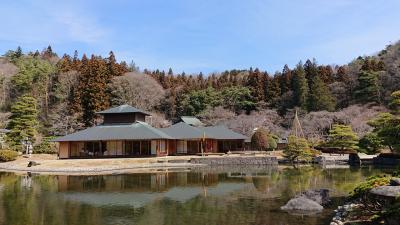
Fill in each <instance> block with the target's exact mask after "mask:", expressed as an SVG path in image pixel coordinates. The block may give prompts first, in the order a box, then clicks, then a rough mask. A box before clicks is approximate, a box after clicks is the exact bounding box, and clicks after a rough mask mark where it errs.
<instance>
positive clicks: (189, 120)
mask: <svg viewBox="0 0 400 225" xmlns="http://www.w3.org/2000/svg"><path fill="white" fill-rule="evenodd" d="M181 120H182V121H183V122H184V123H187V124H189V125H192V126H196V127H198V126H204V124H203V123H202V122H201V121H200V120H199V119H197V118H196V117H194V116H182V117H181Z"/></svg>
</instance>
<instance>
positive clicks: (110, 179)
mask: <svg viewBox="0 0 400 225" xmlns="http://www.w3.org/2000/svg"><path fill="white" fill-rule="evenodd" d="M377 172H379V171H377V170H368V169H322V168H318V167H300V168H298V169H293V168H287V169H283V170H279V171H271V170H265V172H262V171H257V173H247V174H246V177H230V176H228V174H226V173H212V172H203V173H186V172H185V173H157V174H130V175H116V176H92V177H91V178H89V177H77V176H72V177H68V178H67V179H66V177H65V176H33V177H32V185H31V188H24V187H22V186H21V182H22V177H21V176H16V175H14V174H6V173H0V185H1V186H2V188H1V189H0V190H1V192H0V224H24V225H25V224H26V225H30V224H32V225H33V224H46V225H59V224H60V225H81V224H101V225H103V224H104V225H106V224H127V225H129V224H139V225H140V224H143V225H144V224H165V225H169V224H171V225H175V224H178V225H179V224H193V225H197V224H218V225H220V224H222V225H224V224H277V223H279V224H311V225H312V224H321V218H318V217H304V218H300V217H296V216H290V215H288V214H286V213H284V212H282V211H280V210H279V207H281V206H282V205H284V204H285V203H286V202H287V200H288V199H289V198H291V197H293V195H295V194H296V193H298V192H300V191H304V190H307V189H317V188H330V189H334V190H336V191H335V192H337V193H339V194H346V193H348V190H349V189H350V188H352V187H353V186H354V185H356V184H357V183H358V182H359V181H361V180H363V179H364V177H366V176H369V175H373V174H374V173H377ZM154 176H163V177H165V182H164V184H163V185H165V186H163V187H167V188H166V189H163V188H155V189H151V181H152V177H154ZM247 182H252V183H253V185H254V188H252V187H251V183H248V185H247V184H246V185H245V187H246V188H245V189H235V191H229V192H224V193H223V194H219V195H215V194H209V195H208V196H207V197H203V196H202V194H201V193H199V192H198V188H201V187H203V186H204V187H206V188H208V189H212V188H214V187H217V186H218V185H221V184H223V185H228V186H229V185H231V184H232V185H237V184H238V183H247ZM69 185H71V186H69ZM210 186H211V188H210ZM160 187H161V186H160ZM172 187H182V188H190V189H191V190H193V189H192V188H194V190H196V191H197V192H196V194H195V195H193V196H194V197H190V198H187V199H184V200H176V199H175V198H168V197H165V198H159V197H157V198H154V199H151V201H148V202H146V203H145V204H143V206H141V207H136V208H135V207H133V206H132V205H129V204H128V205H110V204H109V202H107V201H105V200H104V199H102V196H104V195H101V194H104V193H101V194H100V193H99V192H105V193H112V192H131V193H138V192H143V191H147V192H148V194H155V195H158V196H163V194H160V193H151V192H152V191H156V192H164V191H169V190H168V189H170V188H172ZM174 190H179V189H174ZM64 192H66V193H67V194H68V192H74V193H78V194H79V193H82V192H91V194H93V195H92V196H93V198H97V195H96V194H97V193H98V194H99V195H98V198H99V199H97V200H99V201H98V202H101V201H104V205H96V204H92V203H90V202H86V203H84V202H81V201H70V200H67V198H64V196H65V195H64ZM116 194H118V193H116ZM175 194H176V193H175ZM177 195H180V193H179V192H178V193H177ZM132 196H134V195H132ZM173 199H175V200H173ZM178 199H179V198H178ZM130 200H131V199H128V200H127V202H129V201H130ZM132 201H134V199H132ZM329 216H330V215H329Z"/></svg>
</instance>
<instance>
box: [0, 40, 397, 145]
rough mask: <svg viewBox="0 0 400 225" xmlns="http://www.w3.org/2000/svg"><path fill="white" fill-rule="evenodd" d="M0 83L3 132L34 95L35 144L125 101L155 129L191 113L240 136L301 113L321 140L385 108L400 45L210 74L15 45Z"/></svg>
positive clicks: (282, 125)
mask: <svg viewBox="0 0 400 225" xmlns="http://www.w3.org/2000/svg"><path fill="white" fill-rule="evenodd" d="M0 82H1V86H0V91H1V93H2V94H1V95H0V109H1V113H0V128H3V127H7V124H8V119H9V116H10V111H11V110H12V106H13V105H15V104H16V102H17V101H18V100H20V98H21V96H31V97H33V98H34V99H35V101H36V103H37V109H38V124H37V132H36V134H35V136H36V142H37V143H39V142H40V140H41V137H43V136H53V135H63V134H66V133H71V132H73V131H75V130H79V129H82V128H84V127H87V126H92V125H93V124H95V123H96V122H98V118H96V115H95V114H94V112H96V111H100V110H103V109H105V108H108V107H110V106H114V105H119V104H123V103H127V104H131V105H134V106H137V107H140V108H142V109H144V110H147V111H149V112H151V113H152V114H153V118H152V123H153V125H154V126H161V127H162V126H167V125H168V124H170V123H172V122H173V121H175V120H176V119H177V118H178V117H179V116H182V115H193V116H198V117H200V118H201V119H202V120H203V121H204V122H205V123H207V124H224V125H226V126H228V127H230V128H232V129H234V130H236V131H238V132H241V133H243V134H246V135H251V133H252V131H253V130H254V128H257V127H261V126H262V127H265V128H267V129H268V130H269V131H270V132H273V133H276V134H278V135H285V134H287V133H288V131H289V128H290V125H291V124H290V123H291V121H292V118H293V112H294V109H298V110H299V112H300V117H301V120H302V123H303V127H304V129H305V133H306V135H307V136H308V137H317V138H322V137H323V136H325V135H326V134H327V132H328V130H329V128H330V126H331V125H332V124H333V123H345V124H351V125H352V127H353V129H354V130H355V131H356V132H357V134H358V135H359V136H360V137H361V136H363V135H364V134H366V133H367V132H369V131H370V130H371V127H369V126H368V125H367V124H366V121H368V120H370V119H371V118H373V117H375V116H376V115H377V114H378V113H379V112H382V111H386V110H387V109H386V107H387V106H388V102H389V100H390V94H391V93H392V92H393V91H395V90H400V43H397V44H395V45H390V46H387V47H386V48H385V49H384V50H382V51H381V52H379V54H377V55H375V56H366V57H358V58H356V59H355V60H353V61H352V62H350V63H349V64H347V65H318V63H317V61H316V60H306V61H305V63H303V62H299V63H298V65H297V66H296V67H295V68H289V67H288V66H287V65H285V66H284V68H283V70H282V71H281V72H275V73H274V74H269V73H268V72H267V71H260V70H259V69H257V68H249V69H245V70H231V71H224V72H222V73H215V74H209V75H208V76H205V75H203V74H202V73H199V74H185V73H180V74H176V73H174V72H173V70H172V69H170V70H169V71H167V72H165V71H160V70H149V69H144V70H143V71H139V70H138V68H137V67H136V66H135V65H134V64H131V65H128V64H127V63H126V62H117V61H116V59H115V56H114V54H113V53H112V52H110V55H109V56H108V57H107V58H103V57H101V56H94V55H92V56H90V57H87V56H86V55H85V54H83V56H82V57H78V53H77V52H75V54H74V56H69V55H63V56H61V57H59V56H57V55H56V54H55V53H54V52H53V51H52V49H51V47H50V46H49V47H48V48H46V49H44V50H43V51H42V52H39V51H36V52H30V53H23V52H22V50H21V49H20V48H18V49H17V50H15V51H14V50H10V51H8V52H7V53H5V54H4V56H3V57H2V58H1V59H0Z"/></svg>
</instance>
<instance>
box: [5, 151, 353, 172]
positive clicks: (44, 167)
mask: <svg viewBox="0 0 400 225" xmlns="http://www.w3.org/2000/svg"><path fill="white" fill-rule="evenodd" d="M323 158H324V160H323V162H325V163H321V162H318V161H316V160H314V162H313V164H317V165H322V166H324V167H332V166H335V165H336V166H349V165H350V164H349V162H348V161H347V160H346V159H348V155H347V156H344V155H341V156H332V155H328V154H326V155H323ZM31 161H33V162H35V164H36V163H37V165H34V166H32V167H28V163H29V162H31ZM224 165H225V166H232V165H234V166H237V167H240V166H263V167H265V166H278V165H279V166H292V165H291V164H290V163H289V162H287V160H285V159H284V158H283V157H282V155H281V154H275V155H223V156H193V155H190V156H165V157H147V158H97V159H62V160H60V159H57V156H56V155H49V154H34V155H32V156H31V158H28V157H26V156H19V157H18V158H17V160H15V161H10V162H3V163H0V171H6V172H15V173H26V172H31V173H41V174H53V175H57V174H60V175H68V174H71V175H105V174H115V173H118V174H120V173H137V172H153V171H157V170H176V169H191V168H197V167H207V166H224ZM301 165H310V164H309V163H301V164H299V166H301Z"/></svg>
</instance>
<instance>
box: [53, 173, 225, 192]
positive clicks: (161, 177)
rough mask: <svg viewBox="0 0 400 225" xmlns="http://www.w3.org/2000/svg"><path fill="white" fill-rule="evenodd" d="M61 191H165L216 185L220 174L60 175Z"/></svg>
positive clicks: (59, 186)
mask: <svg viewBox="0 0 400 225" xmlns="http://www.w3.org/2000/svg"><path fill="white" fill-rule="evenodd" d="M57 177H58V188H59V190H60V191H91V192H131V191H134V192H149V191H151V192H164V191H168V190H169V189H171V188H174V187H193V186H199V185H205V186H216V185H217V184H218V174H209V173H206V174H202V173H183V172H181V173H168V172H165V173H152V174H130V175H114V176H64V175H59V176H57Z"/></svg>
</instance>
